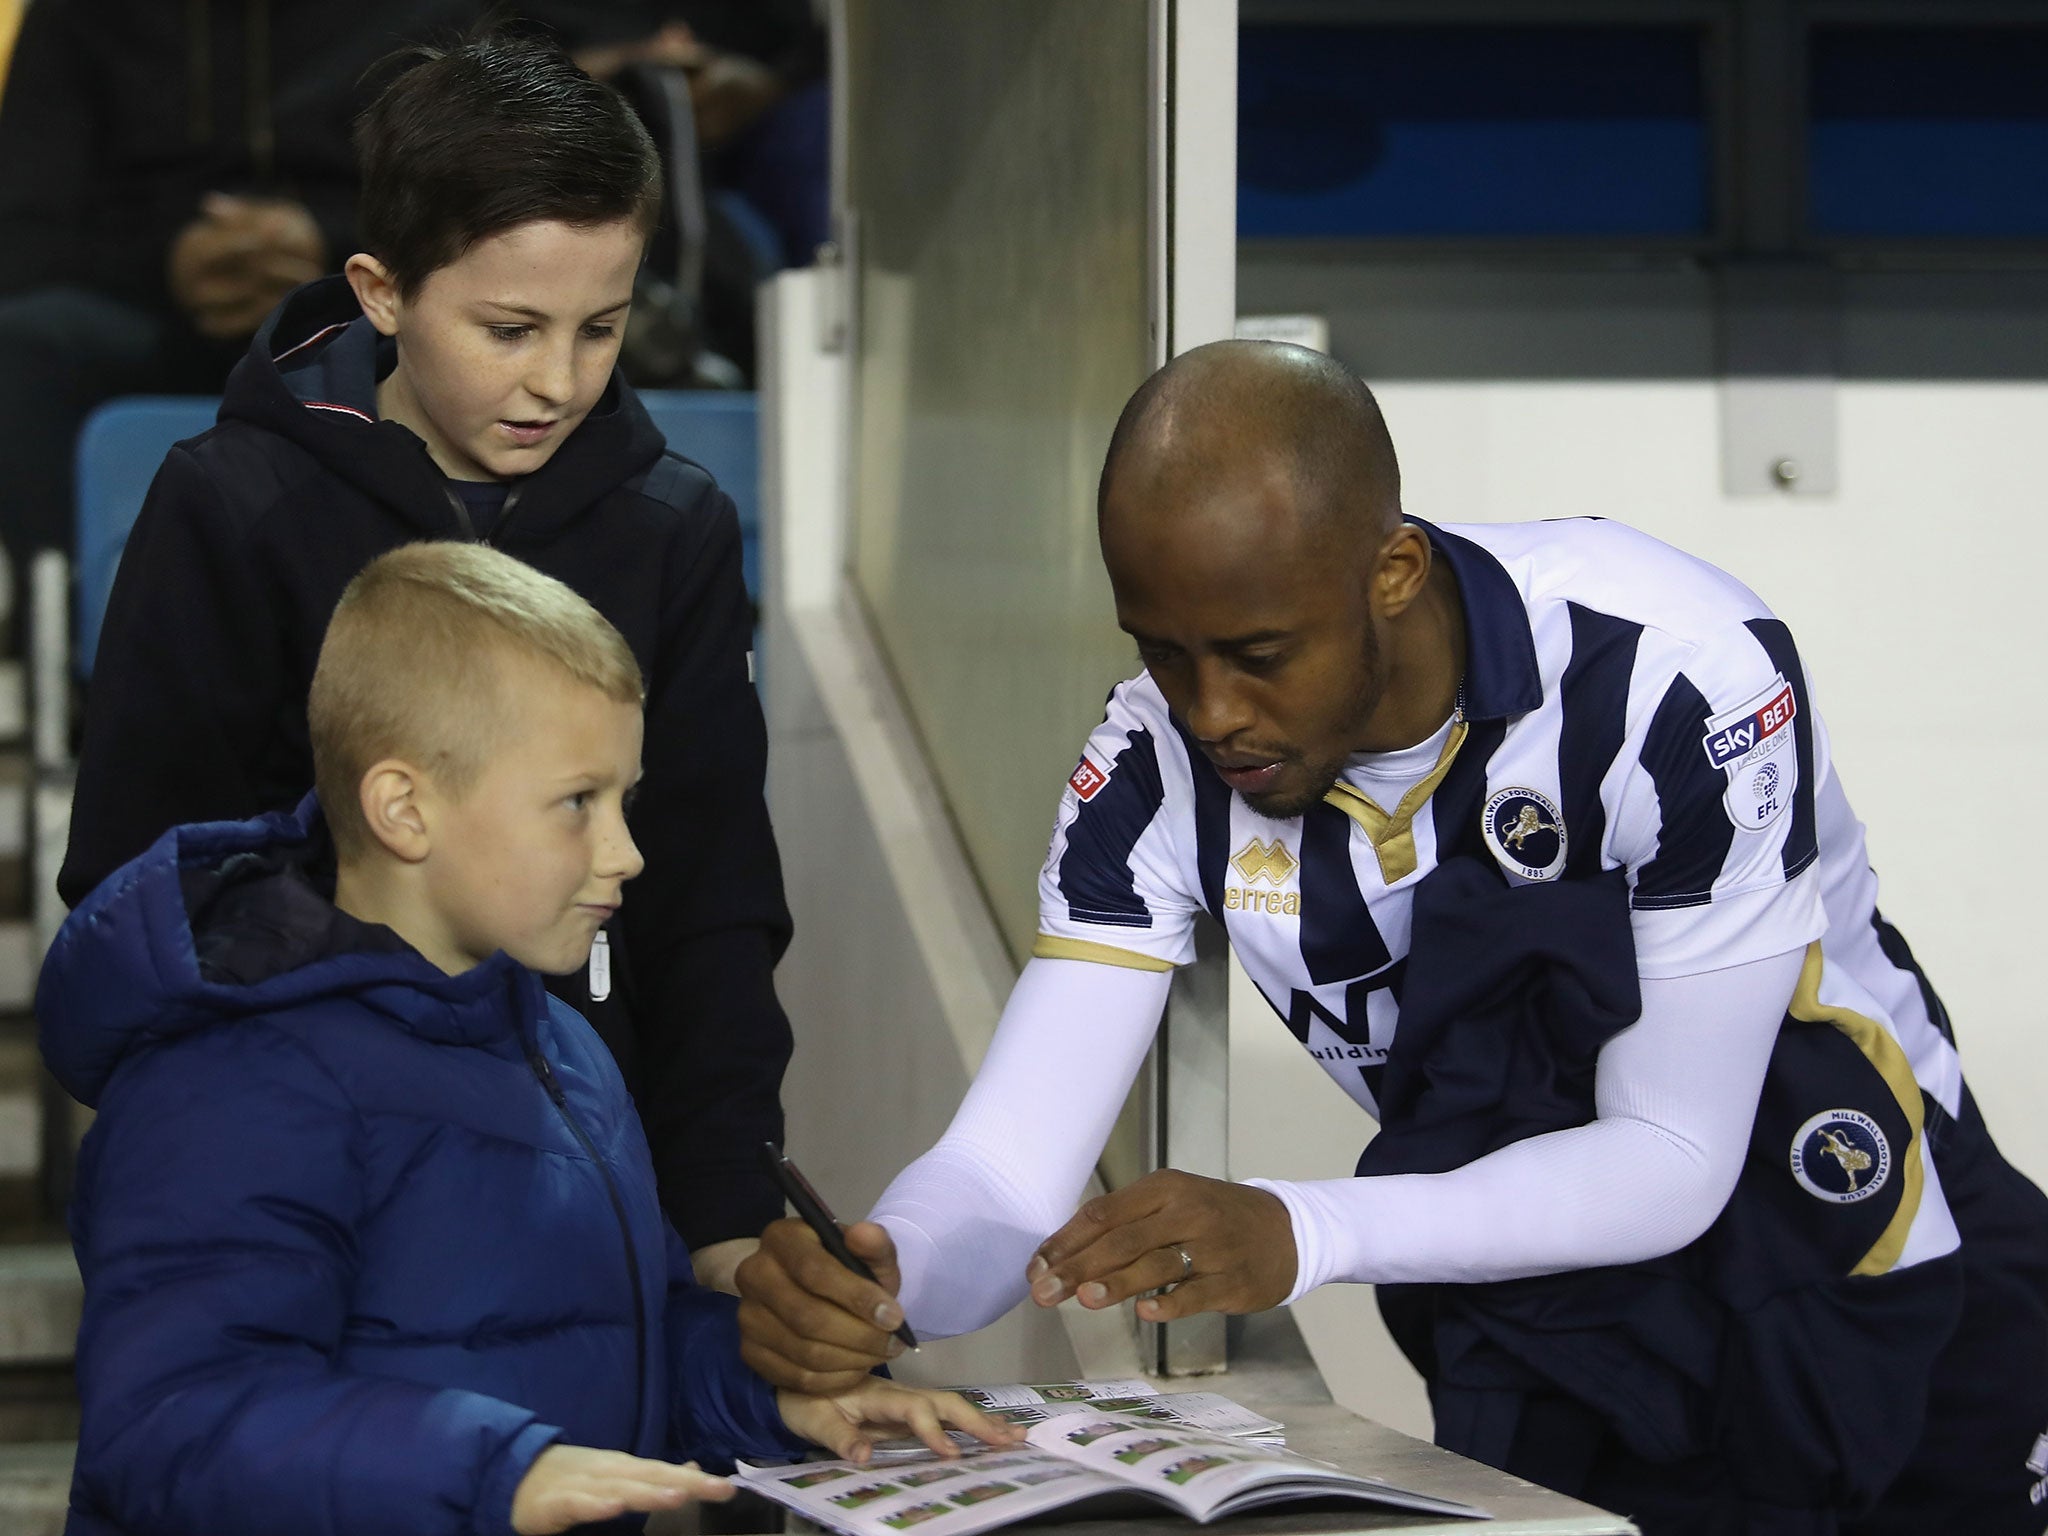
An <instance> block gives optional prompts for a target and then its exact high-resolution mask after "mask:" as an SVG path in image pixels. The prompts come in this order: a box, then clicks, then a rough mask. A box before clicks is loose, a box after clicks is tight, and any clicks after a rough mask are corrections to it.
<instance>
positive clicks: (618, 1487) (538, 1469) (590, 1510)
mask: <svg viewBox="0 0 2048 1536" xmlns="http://www.w3.org/2000/svg"><path fill="white" fill-rule="evenodd" d="M732 1495H733V1486H732V1484H731V1483H729V1482H727V1481H726V1480H725V1479H724V1478H722V1477H713V1476H712V1475H711V1474H710V1473H709V1472H700V1471H698V1470H697V1463H695V1462H694V1461H686V1462H684V1463H683V1464H682V1465H681V1466H677V1465H675V1463H673V1462H668V1461H649V1460H647V1459H646V1458H645V1457H641V1456H628V1455H627V1454H626V1453H625V1452H624V1451H599V1450H593V1449H592V1448H591V1447H589V1446H587V1445H551V1446H549V1447H548V1448H547V1449H546V1450H544V1451H542V1452H541V1453H540V1454H539V1455H538V1456H536V1457H534V1459H533V1465H532V1466H530V1467H528V1468H527V1469H526V1476H524V1477H522V1478H521V1479H520V1480H519V1487H518V1488H517V1489H516V1490H514V1492H513V1494H512V1529H513V1530H515V1531H517V1532H518V1533H519V1536H554V1533H555V1532H557V1531H566V1530H569V1529H571V1528H572V1527H574V1526H579V1525H589V1524H592V1523H594V1522H596V1521H599V1520H616V1519H617V1518H618V1517H619V1516H620V1515H627V1514H652V1513H653V1512H654V1511H655V1510H658V1509H680V1508H681V1507H682V1506H683V1505H685V1504H688V1503H689V1502H690V1501H691V1500H693V1499H708V1500H711V1501H713V1502H715V1503H723V1502H724V1501H725V1500H727V1499H729V1498H731V1497H732Z"/></svg>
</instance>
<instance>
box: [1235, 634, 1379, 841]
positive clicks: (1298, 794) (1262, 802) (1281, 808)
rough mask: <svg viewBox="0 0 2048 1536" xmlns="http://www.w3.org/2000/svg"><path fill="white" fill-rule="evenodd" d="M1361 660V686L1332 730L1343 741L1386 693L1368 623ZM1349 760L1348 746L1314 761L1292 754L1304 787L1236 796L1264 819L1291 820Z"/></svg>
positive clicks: (1311, 805) (1359, 730)
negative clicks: (1362, 661)
mask: <svg viewBox="0 0 2048 1536" xmlns="http://www.w3.org/2000/svg"><path fill="white" fill-rule="evenodd" d="M1363 660H1364V670H1365V680H1364V686H1363V687H1362V688H1361V689H1360V690H1359V691H1358V692H1357V693H1356V694H1355V695H1354V696H1353V698H1352V706H1351V712H1350V714H1349V715H1348V716H1347V717H1346V718H1345V720H1344V721H1343V723H1342V724H1341V725H1340V726H1338V727H1337V729H1336V731H1335V732H1334V733H1333V734H1335V735H1337V736H1339V737H1341V738H1343V739H1344V740H1347V741H1356V740H1357V739H1358V738H1359V737H1360V736H1362V735H1363V734H1364V733H1365V727H1366V722H1367V721H1369V720H1370V719H1371V718H1372V713H1373V711H1374V710H1376V709H1378V708H1379V704H1380V700H1381V698H1382V697H1384V696H1385V693H1386V679H1385V678H1383V677H1381V676H1380V648H1379V643H1378V642H1377V641H1376V640H1375V639H1374V638H1373V632H1372V630H1371V628H1370V627H1369V626H1368V628H1367V629H1366V631H1365V655H1364V658H1363ZM1350 760H1351V753H1350V752H1349V751H1348V750H1347V751H1345V752H1344V753H1343V754H1342V755H1340V756H1337V757H1334V758H1328V759H1324V760H1321V761H1317V762H1310V761H1308V760H1307V759H1305V758H1301V757H1295V758H1293V759H1292V761H1293V762H1295V763H1299V764H1300V765H1301V771H1302V772H1303V773H1304V774H1305V775H1306V776H1307V779H1308V786H1307V787H1306V788H1303V789H1299V790H1295V791H1293V792H1291V793H1286V794H1266V795H1260V796H1259V797H1258V798H1257V799H1253V798H1252V797H1251V796H1250V795H1242V796H1240V797H1239V798H1240V799H1242V800H1243V801H1244V803H1245V804H1246V805H1248V806H1250V807H1251V808H1252V811H1253V813H1254V814H1256V815H1259V816H1263V817H1265V818H1266V819H1267V820H1268V821H1293V820H1294V819H1295V818H1296V817H1298V816H1306V815H1307V814H1308V813H1309V812H1310V811H1312V810H1314V809H1315V808H1316V807H1317V806H1318V805H1320V804H1322V801H1323V796H1325V795H1327V794H1328V793H1329V792H1330V790H1331V788H1332V787H1333V786H1334V785H1335V784H1336V782H1337V780H1338V779H1340V778H1342V777H1343V775H1344V765H1345V764H1346V763H1347V762H1349V761H1350Z"/></svg>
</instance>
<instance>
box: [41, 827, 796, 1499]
mask: <svg viewBox="0 0 2048 1536" xmlns="http://www.w3.org/2000/svg"><path fill="white" fill-rule="evenodd" d="M326 850H327V840H326V837H325V833H324V830H323V829H322V828H321V826H320V823H319V820H318V812H317V810H316V809H315V808H314V807H313V803H312V801H311V800H310V799H309V800H308V801H307V802H306V804H305V805H303V806H302V807H301V808H300V810H299V812H298V813H297V814H296V815H295V816H294V815H283V814H276V815H271V816H266V817H263V818H260V819H258V820H255V821H248V822H218V823H212V824H207V825H200V826H190V827H181V828H176V829H173V830H172V831H171V832H168V833H166V834H165V835H164V836H163V837H162V838H161V839H159V840H158V841H157V843H156V844H155V845H154V846H153V847H152V848H151V849H150V850H149V851H148V852H147V853H145V854H144V855H143V856H142V857H140V858H139V859H137V860H135V861H134V862H132V863H130V864H128V865H125V866H123V867H122V868H121V869H120V870H118V871H116V872H115V873H114V874H113V875H112V876H111V877H109V878H108V880H107V881H106V882H105V883H104V884H102V885H101V886H100V887H99V888H98V889H97V890H95V891H94V892H93V893H92V895H91V896H90V897H89V898H87V900H86V901H85V902H84V903H83V904H82V905H80V906H79V908H78V909H77V910H76V911H75V912H73V913H72V914H71V917H70V919H69V920H68V921H67V922H66V923H65V925H64V927H63V930H62V932H61V933H59V935H58V937H57V941H56V944H55V945H54V946H53V947H52V949H51V951H50V955H49V958H48V960H47V962H46V963H45V965H44V968H43V975H42V981H41V985H40V987H39V989H38V992H37V996H36V1014H37V1017H38V1019H39V1020H40V1021H41V1025H42V1032H43V1033H42V1044H43V1049H44V1052H45V1055H46V1058H47V1060H48V1061H49V1064H50V1066H51V1069H52V1070H53V1071H54V1072H55V1073H56V1075H57V1078H58V1080H59V1081H60V1082H61V1083H62V1084H63V1085H64V1087H65V1088H66V1089H68V1090H69V1091H70V1092H71V1093H72V1094H73V1095H74V1096H76V1097H77V1098H78V1099H80V1100H81V1101H83V1102H84V1103H86V1104H89V1105H93V1106H95V1107H96V1108H97V1109H98V1110H99V1117H98V1119H97V1121H96V1122H95V1124H94V1125H93V1128H92V1130H91V1131H90V1133H89V1134H88V1135H87V1137H86V1139H85V1144H84V1147H83V1149H82V1152H81V1158H80V1168H79V1184H78V1194H77V1199H76V1203H75V1206H74V1209H73V1212H72V1236H73V1241H74V1243H75V1245H76V1247H77V1251H78V1260H79V1266H80V1268H81V1270H82V1271H83V1272H84V1276H85V1316H84V1322H83V1324H82V1326H81V1328H80V1330H79V1343H78V1382H79V1394H80V1398H81V1400H82V1403H83V1408H84V1425H83V1429H82V1432H81V1435H80V1443H79V1451H78V1465H77V1472H76V1476H75V1479H74V1482H73V1485H72V1508H71V1523H70V1526H69V1530H70V1531H72V1532H76V1533H93V1536H99V1533H111V1532H125V1533H142V1532H149V1533H151V1536H170V1533H175V1532H193V1533H201V1532H204V1533H208V1536H233V1533H237V1532H248V1533H250V1536H259V1533H261V1536H270V1533H275V1532H280V1531H290V1532H292V1533H293V1536H325V1533H336V1536H341V1533H349V1536H357V1533H364V1532H373V1531H374V1532H377V1533H380V1536H409V1533H415V1532H417V1533H421V1536H427V1533H435V1536H441V1533H447V1536H456V1533H462V1536H469V1533H473V1532H500V1531H507V1530H509V1529H510V1509H511V1501H512V1494H513V1490H514V1488H515V1487H516V1486H517V1484H518V1482H519V1480H520V1478H521V1477H522V1476H524V1475H525V1472H526V1470H527V1468H528V1466H529V1465H530V1464H531V1463H532V1461H533V1459H534V1457H536V1456H537V1455H539V1454H540V1452H541V1451H542V1450H543V1449H544V1448H545V1447H546V1446H547V1445H549V1444H550V1443H551V1442H553V1441H556V1440H561V1441H564V1442H566V1443H570V1444H578V1445H590V1446H600V1447H608V1448H613V1449H619V1450H631V1451H634V1452H637V1453H639V1454H641V1455H649V1456H668V1457H673V1458H677V1459H680V1458H683V1457H686V1456H688V1457H696V1458H698V1459H700V1460H702V1461H704V1462H705V1463H706V1464H707V1465H716V1464H721V1463H725V1462H728V1461H729V1460H730V1458H731V1457H732V1456H733V1455H734V1454H736V1453H738V1454H755V1455H776V1454H785V1453H787V1451H788V1450H790V1449H792V1448H794V1445H795V1442H792V1441H790V1440H789V1439H788V1438H787V1432H786V1431H784V1430H783V1429H782V1428H781V1423H780V1420H779V1418H778V1416H777V1414H776V1412H775V1404H774V1398H773V1395H772V1393H771V1392H770V1390H769V1388H768V1387H767V1385H766V1384H765V1383H764V1382H762V1381H761V1380H760V1378H758V1377H757V1376H755V1375H754V1374H753V1373H752V1372H751V1371H748V1370H747V1369H746V1368H745V1367H744V1366H742V1365H741V1364H740V1361H739V1357H738V1334H737V1328H736V1324H735V1318H734V1309H735V1303H734V1302H733V1301H732V1299H731V1298H730V1297H726V1296H721V1295H716V1294H714V1293H711V1292H708V1291H705V1290H703V1289H701V1288H700V1287H698V1286H696V1285H695V1284H694V1283H692V1281H691V1278H690V1271H689V1264H688V1258H687V1255H686V1254H685V1253H684V1251H683V1249H682V1247H681V1245H680V1243H679V1242H678V1240H677V1239H676V1237H675V1235H674V1233H673V1231H672V1230H671V1229H670V1228H669V1227H668V1225H667V1223H666V1222H665V1221H664V1219H663V1217H662V1213H661V1208H660V1206H659V1204H658V1203H657V1201H656V1197H655V1189H654V1175H653V1169H652V1167H651V1165H650V1162H649V1159H648V1153H647V1145H646V1141H645V1138H644V1136H643V1135H642V1133H641V1130H640V1126H639V1122H638V1120H637V1119H636V1118H635V1116H634V1113H633V1106H632V1103H631V1101H630V1100H629V1099H628V1097H627V1094H626V1089H625V1085H624V1083H623V1082H622V1081H621V1079H620V1076H619V1072H618V1069H617V1067H616V1066H615V1065H614V1064H613V1062H612V1061H611V1059H610V1057H609V1055H608V1054H607V1053H606V1051H605V1049H604V1047H603V1046H602V1044H601V1043H600V1042H599V1041H598V1039H597V1037H596V1035H595V1034H593V1033H592V1031H591V1029H590V1027H589V1026H588V1025H587V1024H585V1023H584V1022H583V1020H582V1019H581V1018H579V1017H578V1016H577V1015H576V1014H575V1013H574V1012H573V1011H572V1010H571V1009H569V1008H568V1007H567V1006H566V1005H565V1004H562V1003H560V1002H558V1001H555V1000H553V999H551V998H550V997H549V996H548V995H547V994H546V993H545V992H544V991H543V990H542V988H541V984H540V980H539V978H538V977H536V976H535V975H534V974H533V973H532V972H531V971H528V970H526V969H524V968H523V967H521V966H519V965H517V964H515V963H513V962H512V961H511V960H510V959H508V958H507V957H506V956H504V955H503V954H500V955H497V956H495V957H493V958H492V959H491V960H489V961H487V962H486V963H485V964H483V965H480V966H478V967H476V968H475V969H473V970H471V971H468V972H465V973H464V974H462V975H460V976H447V975H444V974H442V973H441V972H440V971H439V970H437V969H436V968H435V967H433V966H432V965H430V964H429V963H428V962H427V961H426V960H424V959H422V958H421V957H420V956H419V955H418V954H417V953H415V952H414V951H413V950H411V949H410V948H408V947H407V946H406V945H404V944H403V943H402V942H401V941H400V940H398V939H397V937H396V936H395V935H393V934H392V933H391V932H390V931H389V930H388V929H383V928H378V927H373V926H370V925H366V924H362V923H358V922H356V921H355V920H354V919H352V918H349V917H347V916H346V915H345V914H342V913H340V912H338V911H337V910H336V909H335V908H334V906H333V905H332V903H331V901H329V900H328V899H327V896H326V895H324V894H323V885H324V883H325V881H327V880H331V866H330V869H329V872H327V873H325V874H323V871H322V865H323V863H326V862H327V858H328V856H327V853H326ZM325 889H326V890H328V891H331V885H325Z"/></svg>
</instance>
